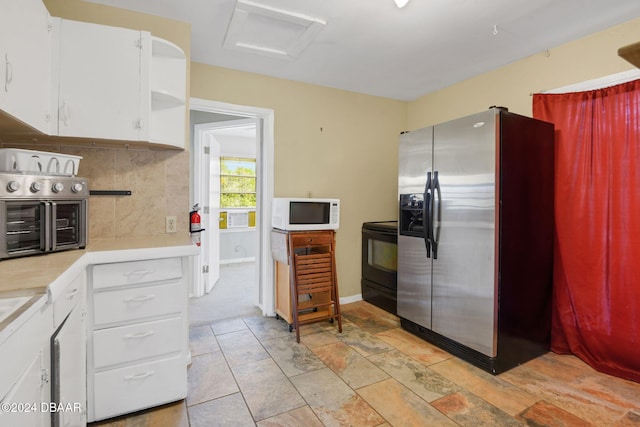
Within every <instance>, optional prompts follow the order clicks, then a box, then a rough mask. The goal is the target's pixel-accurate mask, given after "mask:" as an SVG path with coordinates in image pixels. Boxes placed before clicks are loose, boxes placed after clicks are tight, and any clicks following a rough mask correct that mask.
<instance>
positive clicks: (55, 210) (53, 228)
mask: <svg viewBox="0 0 640 427" xmlns="http://www.w3.org/2000/svg"><path fill="white" fill-rule="evenodd" d="M49 203H51V232H50V235H51V250H52V251H55V250H56V248H57V247H58V227H57V225H56V224H57V223H58V218H57V216H58V215H57V213H58V208H57V205H56V202H49Z"/></svg>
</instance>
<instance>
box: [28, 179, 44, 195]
mask: <svg viewBox="0 0 640 427" xmlns="http://www.w3.org/2000/svg"><path fill="white" fill-rule="evenodd" d="M40 190H42V184H41V183H39V182H37V181H36V182H33V183H31V192H32V193H37V192H38V191H40Z"/></svg>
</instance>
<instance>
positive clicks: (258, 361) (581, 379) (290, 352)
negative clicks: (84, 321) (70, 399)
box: [95, 302, 640, 427]
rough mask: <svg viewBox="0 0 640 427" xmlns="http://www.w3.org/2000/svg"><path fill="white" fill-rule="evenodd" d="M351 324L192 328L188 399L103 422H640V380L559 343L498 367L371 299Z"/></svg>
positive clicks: (229, 323) (252, 322) (233, 322)
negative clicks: (472, 361)
mask: <svg viewBox="0 0 640 427" xmlns="http://www.w3.org/2000/svg"><path fill="white" fill-rule="evenodd" d="M342 309H343V333H342V334H340V333H338V332H337V327H336V326H335V324H334V325H332V324H329V323H328V322H320V323H315V324H311V325H305V326H302V327H301V333H302V338H301V343H300V344H296V342H295V334H293V333H289V332H288V327H287V325H286V324H285V323H284V322H283V321H282V320H276V319H274V318H265V317H260V316H251V317H243V318H234V319H228V320H223V321H218V322H214V323H211V324H205V325H199V326H193V327H192V328H191V331H190V332H191V338H190V340H191V343H190V345H191V351H192V364H191V366H190V368H189V393H188V397H187V399H186V400H184V401H180V402H177V403H175V404H170V405H165V406H163V407H159V408H156V409H153V410H149V411H144V412H140V413H137V414H133V415H130V416H128V417H121V418H118V419H113V420H109V421H107V422H101V423H95V425H96V426H97V425H100V426H109V427H128V426H154V427H155V426H167V427H174V426H175V427H178V426H179V427H183V426H184V427H187V426H191V427H205V426H206V427H211V426H260V427H266V426H296V427H297V426H441V425H442V426H474V427H475V426H511V425H514V426H516V425H529V426H633V425H636V426H640V384H638V383H634V382H630V381H625V380H622V379H619V378H615V377H611V376H608V375H604V374H600V373H597V372H595V371H593V370H592V369H591V368H590V367H588V366H587V365H585V364H584V363H583V362H581V361H580V360H579V359H577V358H575V357H573V356H560V355H556V354H553V353H548V354H546V355H544V356H542V357H540V358H538V359H535V360H532V361H530V362H528V363H526V364H524V365H522V366H519V367H517V368H514V369H512V370H510V371H508V372H505V373H503V374H501V375H499V376H492V375H490V374H487V373H486V372H484V371H481V370H479V369H477V368H475V367H473V366H471V365H469V364H467V363H465V362H463V361H461V360H460V359H458V358H456V357H453V356H451V355H449V354H448V353H446V352H444V351H442V350H440V349H439V348H437V347H434V346H432V345H430V344H429V343H427V342H425V341H423V340H421V339H419V338H417V337H415V336H413V335H411V334H409V333H407V332H406V331H404V330H402V329H401V328H400V327H399V324H398V321H397V318H396V317H395V316H392V315H390V314H388V313H386V312H385V311H382V310H380V309H378V308H377V307H375V306H372V305H370V304H368V303H366V302H357V303H353V304H348V305H343V307H342Z"/></svg>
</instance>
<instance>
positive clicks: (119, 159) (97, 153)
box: [2, 144, 190, 240]
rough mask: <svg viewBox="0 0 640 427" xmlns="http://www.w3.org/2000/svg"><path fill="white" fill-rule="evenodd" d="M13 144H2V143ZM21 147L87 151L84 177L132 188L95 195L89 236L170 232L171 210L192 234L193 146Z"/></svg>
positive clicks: (183, 231)
mask: <svg viewBox="0 0 640 427" xmlns="http://www.w3.org/2000/svg"><path fill="white" fill-rule="evenodd" d="M9 146H10V145H9V144H2V148H5V147H9ZM12 146H13V145H12ZM15 147H18V148H24V149H29V150H39V151H51V152H61V153H66V154H73V155H78V156H82V157H83V158H82V160H81V161H80V169H79V172H78V176H81V177H85V178H88V179H89V188H90V189H91V190H130V191H131V196H91V197H90V199H89V240H91V239H98V238H113V237H116V238H117V237H149V236H156V235H159V234H164V233H165V217H166V216H168V215H171V216H176V217H177V219H178V223H177V225H178V234H179V235H185V236H187V235H188V232H189V228H188V227H189V218H188V217H189V208H190V206H189V152H188V151H168V150H159V151H154V150H150V149H147V148H124V147H123V148H96V147H86V146H72V145H68V146H66V145H65V146H60V145H55V146H52V145H47V146H43V145H37V146H35V145H30V146H24V145H23V144H19V145H15Z"/></svg>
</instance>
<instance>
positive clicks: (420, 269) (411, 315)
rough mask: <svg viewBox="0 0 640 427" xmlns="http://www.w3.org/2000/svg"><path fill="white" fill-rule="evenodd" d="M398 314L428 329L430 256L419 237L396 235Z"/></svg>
mask: <svg viewBox="0 0 640 427" xmlns="http://www.w3.org/2000/svg"><path fill="white" fill-rule="evenodd" d="M398 316H400V317H402V318H404V319H407V320H411V321H412V322H414V323H417V324H418V325H421V326H424V327H425V328H428V329H431V260H430V259H427V251H426V249H425V245H424V241H423V240H422V239H420V238H418V237H410V236H402V235H401V236H398Z"/></svg>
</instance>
